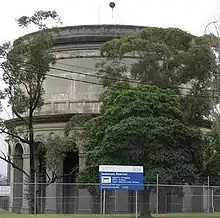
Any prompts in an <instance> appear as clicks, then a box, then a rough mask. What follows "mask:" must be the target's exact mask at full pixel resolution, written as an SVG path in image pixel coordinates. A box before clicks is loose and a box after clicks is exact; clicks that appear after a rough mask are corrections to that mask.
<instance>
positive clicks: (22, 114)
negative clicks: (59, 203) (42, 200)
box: [0, 11, 59, 213]
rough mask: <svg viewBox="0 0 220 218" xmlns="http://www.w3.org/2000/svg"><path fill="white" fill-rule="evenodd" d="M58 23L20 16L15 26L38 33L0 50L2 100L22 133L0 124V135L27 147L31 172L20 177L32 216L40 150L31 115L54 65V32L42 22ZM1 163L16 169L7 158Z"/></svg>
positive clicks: (42, 16) (50, 14)
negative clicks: (26, 184)
mask: <svg viewBox="0 0 220 218" xmlns="http://www.w3.org/2000/svg"><path fill="white" fill-rule="evenodd" d="M50 19H52V20H54V21H57V22H59V17H58V14H57V13H56V12H55V11H37V12H36V13H34V14H33V16H30V17H28V16H22V17H21V18H19V19H18V20H17V21H18V25H19V26H20V27H24V28H27V27H29V25H31V24H34V25H36V26H37V27H38V30H40V31H38V32H36V33H33V34H29V35H26V36H24V37H21V38H19V39H17V40H16V41H14V43H13V44H12V45H11V43H4V44H3V45H2V46H1V47H0V55H1V58H4V59H5V61H4V62H3V63H2V64H1V67H2V69H3V80H4V82H5V84H6V86H7V88H6V89H4V90H2V93H3V96H4V98H6V99H7V100H8V103H9V105H10V106H11V109H12V113H13V114H14V115H15V116H16V118H17V119H19V120H20V122H21V123H22V126H23V129H18V128H17V127H16V125H15V122H10V121H9V122H5V121H4V120H1V123H0V124H1V125H0V131H1V132H2V133H4V134H6V135H8V136H10V137H11V139H12V140H13V142H16V141H17V142H19V143H23V144H26V145H27V146H28V147H29V159H30V172H25V171H24V170H22V169H20V170H22V172H23V173H25V175H26V176H27V177H28V178H29V182H30V184H31V185H30V187H29V193H30V196H29V199H30V212H31V213H34V201H35V200H34V190H35V172H36V170H35V168H36V164H35V151H36V150H37V149H38V147H39V143H38V141H36V140H35V135H34V126H33V125H34V113H35V111H36V109H38V108H40V107H41V106H42V105H43V94H44V89H43V82H44V80H45V78H46V73H47V72H48V71H49V70H50V65H51V64H54V63H55V57H54V55H53V54H52V53H51V52H50V49H51V48H52V46H53V33H54V31H55V29H54V28H52V29H48V28H47V26H46V24H45V22H46V21H48V20H50ZM1 159H3V160H5V161H7V162H8V163H10V164H12V166H13V167H15V168H16V165H15V164H14V163H13V162H12V161H11V160H10V159H6V157H1Z"/></svg>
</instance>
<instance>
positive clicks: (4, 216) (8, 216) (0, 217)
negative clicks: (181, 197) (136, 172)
mask: <svg viewBox="0 0 220 218" xmlns="http://www.w3.org/2000/svg"><path fill="white" fill-rule="evenodd" d="M30 217H32V218H35V217H36V218H99V217H100V215H89V214H88V215H76V214H73V215H71V214H64V215H62V214H45V215H27V214H12V213H9V212H6V211H0V218H30ZM130 217H132V218H134V216H132V215H106V218H130ZM154 217H156V216H155V215H154ZM199 217H201V218H203V217H204V218H205V217H209V218H212V217H213V218H220V213H210V214H208V213H178V214H161V215H159V218H199Z"/></svg>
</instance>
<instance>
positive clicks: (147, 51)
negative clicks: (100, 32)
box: [97, 27, 219, 124]
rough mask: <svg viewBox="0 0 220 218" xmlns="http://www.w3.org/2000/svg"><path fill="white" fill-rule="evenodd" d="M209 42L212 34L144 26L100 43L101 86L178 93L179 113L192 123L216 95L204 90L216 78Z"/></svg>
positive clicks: (207, 108) (201, 114)
mask: <svg viewBox="0 0 220 218" xmlns="http://www.w3.org/2000/svg"><path fill="white" fill-rule="evenodd" d="M212 40H213V36H212V35H204V36H201V37H196V36H194V35H192V34H190V33H187V32H185V31H182V30H180V29H176V28H167V29H164V28H157V27H147V28H145V29H142V30H140V31H138V32H136V33H134V34H132V35H128V36H124V37H122V38H119V39H113V40H111V41H109V42H106V43H104V44H103V45H102V47H101V56H102V57H103V58H104V61H103V62H102V63H100V64H98V65H97V68H98V70H99V74H100V75H101V76H102V82H103V85H104V86H112V85H113V84H114V83H115V82H117V81H120V80H127V81H129V82H131V83H142V84H149V85H156V86H158V87H160V88H171V89H180V90H182V93H184V94H185V95H184V96H182V98H181V107H182V111H183V112H184V114H185V116H184V117H185V120H186V121H188V122H189V123H191V124H193V123H194V121H196V120H201V119H203V118H204V117H208V116H209V114H210V110H212V106H213V104H212V103H213V102H212V101H210V94H212V96H213V94H215V95H219V93H213V92H211V91H205V90H207V89H211V90H212V89H213V87H212V81H215V80H216V79H217V74H216V68H217V66H216V60H215V55H214V54H213V50H212V48H213V46H212V44H211V43H210V42H211V41H212ZM126 58H127V59H126ZM210 87H211V88H210Z"/></svg>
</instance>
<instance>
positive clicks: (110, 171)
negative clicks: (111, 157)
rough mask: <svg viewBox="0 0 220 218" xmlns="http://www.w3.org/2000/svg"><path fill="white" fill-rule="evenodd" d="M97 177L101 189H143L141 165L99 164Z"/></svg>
mask: <svg viewBox="0 0 220 218" xmlns="http://www.w3.org/2000/svg"><path fill="white" fill-rule="evenodd" d="M99 177H100V184H101V189H103V190H119V189H122V190H123V189H126V190H143V189H144V172H143V167H142V166H115V165H100V166H99Z"/></svg>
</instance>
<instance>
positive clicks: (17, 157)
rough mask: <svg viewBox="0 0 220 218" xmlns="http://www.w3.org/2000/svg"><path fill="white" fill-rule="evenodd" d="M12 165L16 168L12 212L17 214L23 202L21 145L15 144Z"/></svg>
mask: <svg viewBox="0 0 220 218" xmlns="http://www.w3.org/2000/svg"><path fill="white" fill-rule="evenodd" d="M13 161H14V164H15V165H16V166H17V168H19V169H20V170H19V169H16V168H14V175H13V181H14V182H13V210H14V211H15V212H17V213H20V212H21V208H22V202H23V197H24V196H23V172H22V170H23V148H22V146H21V144H19V143H18V144H16V145H15V149H14V157H13Z"/></svg>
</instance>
